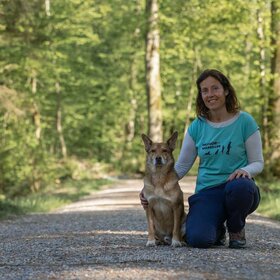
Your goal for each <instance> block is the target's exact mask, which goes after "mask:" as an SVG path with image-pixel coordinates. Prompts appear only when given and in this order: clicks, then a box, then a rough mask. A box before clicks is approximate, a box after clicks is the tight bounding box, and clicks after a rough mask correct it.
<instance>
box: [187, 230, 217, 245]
mask: <svg viewBox="0 0 280 280" xmlns="http://www.w3.org/2000/svg"><path fill="white" fill-rule="evenodd" d="M186 241H187V244H188V245H190V246H191V247H195V248H209V247H211V246H212V245H214V244H215V242H216V230H215V232H214V231H213V232H212V231H209V230H206V231H204V230H187V234H186Z"/></svg>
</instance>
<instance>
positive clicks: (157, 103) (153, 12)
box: [146, 0, 163, 142]
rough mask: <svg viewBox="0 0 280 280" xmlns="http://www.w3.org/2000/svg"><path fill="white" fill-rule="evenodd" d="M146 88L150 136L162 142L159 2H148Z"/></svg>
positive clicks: (151, 0)
mask: <svg viewBox="0 0 280 280" xmlns="http://www.w3.org/2000/svg"><path fill="white" fill-rule="evenodd" d="M146 12H147V19H148V24H147V33H146V88H147V102H148V135H149V136H150V138H151V139H152V140H153V141H159V142H161V141H162V138H163V136H162V110H161V87H160V56H159V44H160V36H159V28H158V1H157V0H146Z"/></svg>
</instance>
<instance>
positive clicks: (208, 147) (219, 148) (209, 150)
mask: <svg viewBox="0 0 280 280" xmlns="http://www.w3.org/2000/svg"><path fill="white" fill-rule="evenodd" d="M231 144H232V142H231V141H229V142H228V143H227V145H225V146H224V145H221V144H220V142H218V141H214V142H210V143H204V144H202V150H203V151H204V155H205V156H211V155H213V154H215V155H217V154H219V153H221V154H224V152H225V154H227V155H230V150H231V148H232V145H231Z"/></svg>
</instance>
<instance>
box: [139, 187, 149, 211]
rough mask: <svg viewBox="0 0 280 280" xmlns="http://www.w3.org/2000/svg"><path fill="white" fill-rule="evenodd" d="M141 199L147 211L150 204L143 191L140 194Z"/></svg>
mask: <svg viewBox="0 0 280 280" xmlns="http://www.w3.org/2000/svg"><path fill="white" fill-rule="evenodd" d="M139 197H140V201H141V205H142V206H143V208H144V209H147V208H148V205H149V203H148V200H147V199H146V198H145V196H144V194H143V190H142V191H141V192H140V193H139Z"/></svg>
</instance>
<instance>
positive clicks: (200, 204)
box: [186, 178, 260, 248]
mask: <svg viewBox="0 0 280 280" xmlns="http://www.w3.org/2000/svg"><path fill="white" fill-rule="evenodd" d="M188 201H189V213H188V215H187V221H186V241H187V243H188V244H189V245H190V246H192V247H197V248H208V247H210V246H212V245H214V244H215V242H216V241H217V239H219V234H220V233H221V230H222V228H223V227H224V222H225V221H226V225H227V228H228V231H229V232H239V231H240V230H241V229H243V228H244V226H245V220H246V217H247V216H248V215H249V214H250V213H252V212H254V211H255V210H256V209H257V207H258V205H259V202H260V193H259V189H258V187H257V185H256V184H255V182H254V180H251V179H248V178H238V179H234V180H232V181H229V182H226V183H224V184H222V185H219V186H217V187H213V188H208V189H205V190H202V191H200V192H198V193H196V194H194V195H192V196H190V197H189V200H188Z"/></svg>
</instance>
